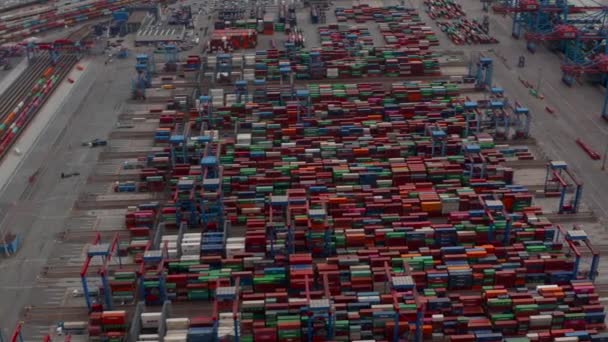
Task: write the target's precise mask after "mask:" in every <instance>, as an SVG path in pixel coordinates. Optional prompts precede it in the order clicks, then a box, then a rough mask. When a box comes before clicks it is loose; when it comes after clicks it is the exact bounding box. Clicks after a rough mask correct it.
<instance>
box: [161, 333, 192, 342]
mask: <svg viewBox="0 0 608 342" xmlns="http://www.w3.org/2000/svg"><path fill="white" fill-rule="evenodd" d="M187 340H188V334H176V335H167V336H165V338H164V342H186V341H187Z"/></svg>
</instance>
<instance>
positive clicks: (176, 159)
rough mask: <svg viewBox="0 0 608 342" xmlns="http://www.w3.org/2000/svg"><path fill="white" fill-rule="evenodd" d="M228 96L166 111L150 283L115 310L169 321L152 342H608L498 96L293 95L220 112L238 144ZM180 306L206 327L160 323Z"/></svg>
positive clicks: (136, 281)
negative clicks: (129, 307)
mask: <svg viewBox="0 0 608 342" xmlns="http://www.w3.org/2000/svg"><path fill="white" fill-rule="evenodd" d="M221 94H222V93H221V92H218V91H215V92H211V93H210V94H207V95H204V96H203V97H202V98H201V99H199V104H198V105H199V106H200V108H199V109H200V110H193V111H190V113H188V114H189V115H184V113H179V112H175V111H157V112H156V115H158V116H159V122H160V125H161V126H162V127H159V131H157V133H156V135H155V144H156V145H157V146H162V147H164V149H163V151H160V152H155V153H152V154H150V155H149V156H148V157H147V158H145V167H144V168H142V169H140V170H139V175H140V179H139V180H140V181H141V182H149V183H150V184H151V185H153V184H159V183H162V184H163V186H161V187H159V188H156V189H158V190H159V191H161V189H162V191H163V192H165V193H170V194H171V196H170V198H168V200H167V201H165V202H162V203H150V204H142V205H140V206H137V207H134V208H131V209H130V210H129V211H128V213H127V215H126V226H127V228H128V230H129V231H130V233H131V242H130V243H129V244H128V246H129V247H128V248H129V251H130V252H131V253H132V254H133V255H134V256H135V260H137V261H138V262H140V263H141V265H142V270H140V271H139V272H132V273H129V272H126V271H125V270H121V272H114V273H112V274H111V276H110V279H109V287H110V291H111V292H112V296H113V302H114V304H115V305H119V304H120V303H123V302H129V301H128V300H126V299H131V301H130V302H133V301H136V300H142V301H143V302H144V303H145V305H146V312H147V313H149V314H153V313H154V311H153V310H154V309H152V307H154V306H157V310H155V311H156V313H155V314H153V315H143V316H142V313H141V311H140V312H139V313H138V314H136V315H135V316H134V317H135V318H134V319H132V320H131V324H132V326H133V324H138V323H136V322H139V321H141V326H143V325H144V324H143V322H144V320H145V321H147V320H148V319H150V320H152V321H155V322H158V323H154V324H155V325H153V323H149V325H150V328H151V329H152V330H150V331H143V330H141V331H138V332H139V333H143V334H147V333H148V332H150V334H159V338H160V336H165V338H168V339H169V340H174V341H188V340H190V341H193V340H197V341H198V340H201V341H213V340H221V341H229V340H234V339H237V338H238V339H239V340H244V341H301V340H309V339H312V340H317V341H327V340H337V341H359V340H378V341H383V340H384V341H386V340H393V341H396V340H398V339H400V338H404V336H409V337H411V338H413V339H415V340H421V339H429V340H430V339H433V338H436V339H438V340H441V339H443V338H445V337H448V338H449V339H450V340H452V341H502V340H503V339H504V338H507V337H513V336H519V337H520V338H521V337H522V336H525V337H523V338H524V340H529V341H553V340H556V339H557V340H559V341H574V340H577V341H578V340H596V341H601V340H603V339H605V338H606V337H605V335H603V334H601V333H600V331H602V330H603V329H604V327H605V326H604V318H605V313H604V309H603V306H602V305H601V304H600V302H599V295H598V294H597V292H596V290H595V288H594V286H593V285H592V283H591V282H590V281H589V280H587V279H586V278H592V277H593V275H592V274H586V273H585V270H584V269H583V268H584V265H585V264H586V259H585V258H584V257H582V256H581V255H580V254H577V253H575V252H574V251H573V250H572V249H571V247H572V246H573V243H581V244H582V243H587V242H588V239H587V238H586V235H585V234H584V233H582V231H580V230H579V231H576V230H572V231H568V230H564V231H561V230H557V229H556V227H555V226H554V225H552V224H551V223H550V222H549V221H548V220H547V219H546V218H545V217H544V215H543V210H542V209H541V208H538V207H535V206H534V205H533V196H532V194H531V193H530V192H529V191H528V190H527V189H526V188H525V187H522V186H518V185H516V184H513V183H514V182H513V178H514V177H513V173H514V172H513V170H512V169H511V168H509V167H508V163H509V162H510V161H520V160H530V159H532V157H533V156H532V153H531V152H530V151H528V150H527V149H526V148H522V147H512V146H509V145H504V144H498V143H496V141H495V139H494V133H495V128H496V126H495V122H494V121H493V120H497V119H496V118H497V117H498V116H499V114H498V112H500V111H499V110H498V109H495V108H492V107H491V103H492V102H498V101H500V100H501V98H499V97H497V98H494V99H492V101H490V102H488V103H485V104H484V103H475V105H472V104H471V101H470V100H467V99H466V98H465V96H463V95H462V94H460V92H459V89H458V86H456V87H454V86H453V85H451V84H449V83H441V82H438V83H434V84H428V83H420V82H418V83H416V82H412V83H408V82H401V83H396V84H395V85H393V86H391V87H388V88H387V87H385V86H383V85H381V84H372V83H369V84H357V85H348V86H347V85H311V86H309V87H308V88H307V89H299V90H296V91H294V90H293V89H292V90H291V94H290V92H289V91H288V90H286V89H284V88H279V91H278V94H275V95H273V94H272V93H269V94H268V97H274V96H276V97H277V98H274V99H275V100H277V101H270V100H271V99H267V101H269V102H261V103H250V104H237V105H233V106H231V107H226V108H221V109H222V110H229V111H230V114H229V115H226V116H231V117H233V118H232V119H230V120H233V121H234V122H235V123H237V124H236V126H235V125H227V127H228V128H232V129H234V128H236V131H237V134H236V135H233V136H231V135H228V136H222V138H221V139H220V134H219V132H218V131H213V130H208V129H206V128H207V127H213V126H219V124H220V122H218V121H217V120H215V121H214V119H215V117H217V116H220V114H219V113H218V110H217V109H216V108H212V105H211V104H212V103H218V102H217V101H216V102H214V99H213V98H211V97H213V96H220V95H221ZM283 94H287V95H285V96H283ZM313 94H314V95H313ZM313 97H314V99H313ZM223 101H224V99H222V103H223ZM273 102H275V103H273ZM277 102H278V103H277ZM309 109H310V110H311V112H310V113H309V112H308V110H309ZM500 113H502V114H500V115H503V116H508V115H511V114H513V115H515V114H514V113H511V112H509V111H508V110H507V109H505V110H504V111H503V112H500ZM151 114H152V113H151ZM222 122H223V121H222ZM467 130H468V131H467ZM222 131H223V132H227V130H222ZM149 188H150V189H152V188H154V187H152V186H150V187H149ZM120 292H123V293H120ZM166 300H171V301H172V302H173V304H174V306H175V308H177V307H178V306H179V303H180V302H190V301H198V302H199V305H200V309H199V310H200V311H199V312H200V315H197V314H193V315H192V316H191V317H183V316H175V317H172V316H167V314H166V313H165V314H164V315H165V317H169V319H176V320H177V321H168V319H166V318H165V319H164V320H163V319H162V317H163V311H166V309H160V306H161V305H163V303H164V302H165V301H166ZM158 312H160V318H159V313H158ZM150 316H153V317H150ZM138 320H139V321H138ZM163 324H166V327H167V328H166V329H165V330H164V332H162V333H161V332H159V329H158V328H157V327H158V326H161V325H163ZM146 325H148V323H146ZM169 325H171V328H169ZM142 329H143V328H142ZM155 329H156V330H155ZM98 330H99V329H98ZM168 330H179V331H178V332H174V333H169V332H168Z"/></svg>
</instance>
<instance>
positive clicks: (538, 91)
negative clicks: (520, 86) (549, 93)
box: [536, 67, 543, 97]
mask: <svg viewBox="0 0 608 342" xmlns="http://www.w3.org/2000/svg"><path fill="white" fill-rule="evenodd" d="M542 75H543V68H542V67H540V68H538V82H537V83H536V96H537V97H538V96H540V81H541V79H542Z"/></svg>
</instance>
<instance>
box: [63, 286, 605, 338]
mask: <svg viewBox="0 0 608 342" xmlns="http://www.w3.org/2000/svg"><path fill="white" fill-rule="evenodd" d="M324 279H329V278H328V277H324ZM325 283H331V281H327V282H325ZM334 286H336V287H339V285H338V284H336V285H334ZM400 287H401V288H402V290H405V289H406V288H407V287H408V286H407V285H401V286H400ZM590 289H592V285H591V284H590V283H588V282H584V281H579V282H572V283H571V284H568V285H562V286H557V285H552V286H537V287H536V289H533V290H529V291H527V292H522V291H509V290H507V289H504V288H502V287H500V286H499V287H492V286H488V287H486V288H484V289H483V290H482V291H481V294H479V295H459V294H458V293H453V294H451V295H446V294H445V293H441V291H436V290H433V289H428V290H425V292H427V293H431V292H436V293H437V296H434V297H431V298H429V299H428V301H427V302H426V303H425V306H426V308H425V310H426V311H427V312H429V313H430V317H429V318H428V319H425V324H424V326H423V334H422V337H423V338H424V340H437V341H439V340H448V341H466V342H469V341H470V342H476V341H484V342H485V341H512V342H515V341H563V342H567V341H603V340H605V339H606V338H607V335H606V334H605V333H598V332H597V331H595V330H594V329H593V328H590V329H589V330H582V329H581V327H583V326H588V327H592V326H600V325H601V324H603V317H604V313H603V312H602V310H603V309H602V308H601V305H597V304H590V303H593V302H594V301H595V300H596V299H593V298H594V297H597V294H594V293H592V292H591V293H590V292H589V291H590ZM218 292H223V291H221V290H220V291H218ZM344 292H345V293H344V294H343V295H341V296H336V297H338V298H336V300H335V302H334V304H333V305H332V307H333V308H332V309H333V310H332V311H331V313H330V315H329V317H332V318H333V319H332V325H333V326H332V327H327V326H326V324H324V322H323V318H326V317H327V316H325V317H320V315H319V314H318V313H311V314H309V315H306V314H302V312H306V311H308V310H309V307H310V305H309V304H307V303H309V302H312V303H314V304H315V305H316V306H317V307H318V308H321V307H322V303H323V301H322V300H316V299H311V300H302V299H299V298H291V296H289V294H288V293H286V292H281V291H277V292H267V293H265V294H263V293H258V294H254V293H252V294H243V295H242V299H241V308H240V312H239V313H238V314H237V317H238V323H239V325H240V327H239V330H238V334H239V335H238V339H239V340H243V341H300V340H310V339H312V340H317V341H322V340H327V339H323V338H320V337H319V335H322V334H326V333H327V330H331V332H330V333H331V335H332V338H333V339H332V340H335V341H362V340H374V338H375V336H374V335H379V334H381V333H383V334H385V335H387V336H388V337H389V339H385V340H390V337H392V334H394V333H395V332H396V331H398V332H399V333H400V335H401V336H399V337H403V334H402V332H403V331H404V330H406V331H407V330H408V329H409V330H413V329H415V328H414V327H410V326H408V325H407V322H404V324H401V322H399V324H398V325H397V327H398V328H397V329H395V321H394V320H393V317H392V316H393V313H392V312H391V311H392V310H393V303H392V301H393V299H394V296H391V295H383V294H381V293H380V292H373V291H372V292H358V293H357V292H352V293H349V292H346V291H344ZM228 297H229V296H228ZM573 304H574V305H580V306H581V307H584V308H585V311H583V312H578V313H565V314H564V313H563V312H560V311H555V308H559V307H561V306H564V305H565V306H572V305H573ZM321 310H322V308H321ZM173 311H174V310H172V304H171V303H170V302H168V301H166V302H164V303H163V304H162V306H157V307H149V306H145V305H144V303H139V304H138V305H137V307H136V310H135V313H134V315H133V316H132V317H131V318H127V314H126V312H125V311H121V310H118V311H102V312H93V313H91V315H90V319H89V322H88V325H87V324H82V323H81V324H78V323H75V322H64V323H62V324H63V325H62V327H63V328H64V331H66V332H67V333H71V334H80V333H83V332H85V331H86V330H88V331H89V334H90V335H91V336H94V337H97V336H103V337H108V339H109V340H113V341H119V340H120V339H121V338H124V337H125V336H126V333H127V332H129V340H131V341H175V342H181V341H218V340H220V341H228V340H234V336H232V335H234V331H235V330H234V323H235V319H234V317H233V315H232V313H219V314H218V316H217V317H216V318H214V317H212V316H211V315H206V314H204V313H203V314H200V315H195V316H192V317H188V316H186V317H184V316H180V315H179V314H175V313H173ZM201 311H204V309H203V310H201ZM399 315H400V316H402V317H403V319H404V321H405V319H406V318H409V319H411V320H412V321H415V319H416V305H415V304H402V305H401V307H400V312H399ZM129 320H130V322H129ZM83 323H84V322H83ZM129 323H130V324H129ZM324 325H325V326H324ZM310 327H313V328H314V329H315V335H316V336H314V337H313V336H310V339H309V334H310V333H311V329H310ZM471 330H473V331H476V332H474V333H470V331H471ZM442 331H448V332H449V337H448V338H447V339H445V338H444V337H445V336H444V334H443V333H442ZM496 331H499V332H496ZM508 335H518V337H515V338H508V337H506V336H508ZM323 337H325V336H323ZM231 338H232V339H231Z"/></svg>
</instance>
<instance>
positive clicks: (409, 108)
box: [165, 78, 530, 159]
mask: <svg viewBox="0 0 608 342" xmlns="http://www.w3.org/2000/svg"><path fill="white" fill-rule="evenodd" d="M461 80H462V78H461ZM238 83H239V84H237V87H235V90H234V92H229V90H224V89H211V91H210V96H204V97H201V98H200V99H198V100H196V101H195V102H196V106H197V107H198V108H199V111H200V113H201V115H202V116H203V118H204V119H205V120H207V121H208V123H209V124H210V125H214V126H216V127H218V128H234V125H236V124H237V122H238V125H241V126H243V125H247V126H246V127H244V128H247V129H249V128H251V127H254V128H257V127H260V128H262V127H267V126H268V125H266V124H265V123H259V122H258V123H256V121H259V120H266V119H272V120H279V122H277V124H279V125H278V126H277V125H273V124H270V125H269V126H268V127H269V128H270V129H274V128H276V127H280V125H281V124H282V123H283V122H282V121H285V120H286V121H287V122H288V123H297V121H298V120H300V121H302V122H303V123H304V122H307V121H309V120H312V119H311V118H313V117H314V118H316V117H319V118H322V119H327V120H324V121H323V122H321V124H320V125H318V126H322V127H314V126H312V127H308V128H306V129H305V130H306V131H307V132H308V133H307V134H316V133H315V132H319V134H325V133H327V132H329V133H331V131H328V130H331V129H336V128H335V127H334V126H336V125H340V123H341V122H344V123H345V124H349V123H350V122H352V120H351V121H349V120H348V119H346V118H345V117H346V116H347V115H348V114H349V113H351V112H356V113H359V114H361V115H367V117H364V118H363V117H362V119H361V120H360V121H361V123H362V124H365V125H366V126H368V127H369V128H370V129H373V130H380V131H386V130H391V129H392V130H402V129H404V128H405V127H407V129H408V131H407V133H416V132H418V133H421V134H422V136H420V137H418V138H414V139H410V140H413V141H410V142H407V141H404V142H403V145H402V147H401V148H400V149H402V150H404V152H405V149H406V148H407V147H409V148H411V149H412V150H411V153H399V152H396V151H395V150H393V152H390V153H396V154H395V156H412V155H415V153H421V152H423V151H422V150H419V151H418V152H416V151H415V149H416V148H415V146H416V145H419V144H422V145H427V146H429V144H430V143H431V142H432V141H433V140H435V143H433V144H430V145H431V146H429V147H430V151H428V152H426V153H429V154H430V155H431V156H434V155H444V154H446V153H447V154H455V155H457V154H460V153H461V150H462V149H463V146H464V145H463V144H460V143H458V141H451V140H450V137H451V135H453V134H458V135H459V136H460V137H468V136H470V135H472V134H479V133H482V130H485V131H487V132H489V133H491V134H494V135H496V136H498V137H499V138H507V137H518V136H521V137H525V136H527V134H528V133H527V132H528V129H529V123H530V115H529V114H530V113H529V110H528V109H527V108H524V107H521V106H520V105H518V104H517V103H515V104H511V103H509V101H507V100H506V99H505V98H503V97H501V96H502V95H500V94H499V93H497V95H496V96H493V97H492V98H491V99H487V100H485V101H474V100H470V99H467V98H466V97H465V98H464V99H462V98H458V97H457V96H458V94H459V93H460V91H461V90H460V89H461V88H462V90H463V91H466V90H471V89H472V88H471V87H469V85H467V84H464V85H459V84H455V83H450V82H444V81H437V82H432V83H421V82H415V81H406V82H403V81H402V82H395V83H393V84H391V85H389V86H386V85H382V84H379V83H373V82H369V83H368V82H365V83H357V84H311V85H309V86H307V87H306V88H293V87H291V86H270V85H267V84H266V83H264V82H258V81H254V82H252V83H253V84H251V83H250V84H249V87H247V86H248V84H247V82H246V81H239V82H238ZM246 88H249V90H244V89H246ZM294 90H295V93H294ZM438 97H440V98H442V100H439V101H438V100H433V99H437V98H438ZM448 98H451V99H448ZM256 101H257V102H258V103H254V102H256ZM419 101H433V102H424V103H416V102H419ZM259 102H262V103H259ZM264 103H268V104H267V105H266V104H264ZM287 111H289V112H290V115H289V116H284V114H285V113H286V112H287ZM372 113H374V114H372ZM278 116H283V117H280V118H279V117H278ZM332 116H333V118H332ZM429 116H430V117H432V120H433V122H432V124H431V125H428V124H427V121H425V118H427V117H429ZM403 120H408V121H407V123H404V122H403ZM380 121H383V123H382V124H381V125H378V124H379V123H380ZM254 124H255V125H254ZM440 131H445V132H444V133H441V132H440ZM433 132H435V133H433ZM404 133H406V132H404ZM433 134H434V138H433V136H432V135H433ZM165 139H168V138H165ZM482 140H483V139H482ZM433 146H434V147H433ZM506 150H509V151H510V152H509V153H511V154H513V153H515V152H518V157H519V158H521V159H525V158H528V157H529V156H528V155H527V154H525V153H523V152H524V151H519V150H517V151H515V150H513V149H512V148H507V149H505V151H506ZM519 152H522V153H519ZM387 153H389V152H387Z"/></svg>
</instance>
